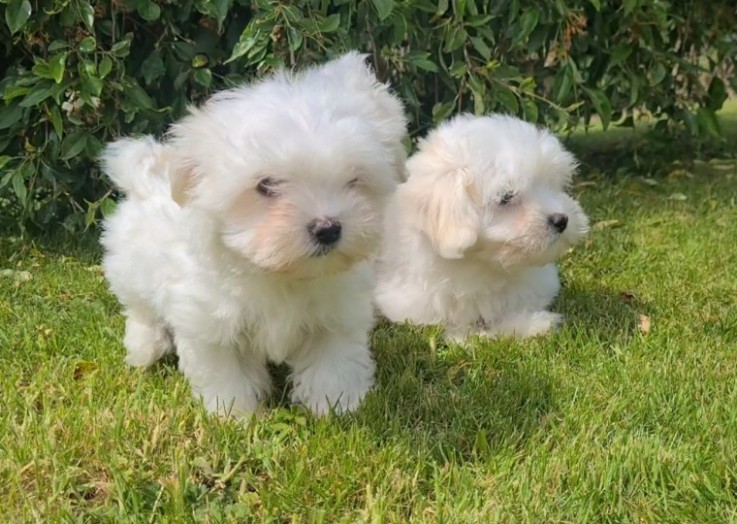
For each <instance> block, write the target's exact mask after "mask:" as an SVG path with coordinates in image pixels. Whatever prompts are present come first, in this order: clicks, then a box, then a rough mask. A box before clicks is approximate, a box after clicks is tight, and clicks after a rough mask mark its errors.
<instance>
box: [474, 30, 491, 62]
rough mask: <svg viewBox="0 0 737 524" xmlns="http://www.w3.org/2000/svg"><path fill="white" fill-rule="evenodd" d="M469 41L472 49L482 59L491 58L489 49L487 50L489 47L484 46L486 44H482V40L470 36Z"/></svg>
mask: <svg viewBox="0 0 737 524" xmlns="http://www.w3.org/2000/svg"><path fill="white" fill-rule="evenodd" d="M470 40H471V45H472V46H473V48H474V49H475V50H476V51H478V53H479V54H480V55H481V56H482V57H483V59H484V60H489V59H490V58H491V49H489V46H487V45H486V42H484V39H483V38H479V37H477V36H472V37H471V38H470Z"/></svg>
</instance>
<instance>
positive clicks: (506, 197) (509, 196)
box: [499, 191, 517, 206]
mask: <svg viewBox="0 0 737 524" xmlns="http://www.w3.org/2000/svg"><path fill="white" fill-rule="evenodd" d="M515 196H517V195H516V194H515V193H514V191H507V192H506V193H504V194H503V195H502V198H500V199H499V205H500V206H507V205H509V204H510V203H511V202H512V200H514V197H515Z"/></svg>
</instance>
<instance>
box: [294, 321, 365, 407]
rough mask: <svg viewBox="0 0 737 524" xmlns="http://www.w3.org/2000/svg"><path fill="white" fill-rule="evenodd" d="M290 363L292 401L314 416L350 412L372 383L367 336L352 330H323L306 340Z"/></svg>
mask: <svg viewBox="0 0 737 524" xmlns="http://www.w3.org/2000/svg"><path fill="white" fill-rule="evenodd" d="M289 364H290V365H291V366H292V382H293V385H294V388H293V390H292V401H293V402H298V403H301V404H304V405H305V406H307V407H308V408H310V410H311V411H312V412H313V413H314V414H315V415H326V414H327V413H329V412H330V409H331V408H333V409H335V411H336V412H338V413H344V412H348V411H353V410H354V409H356V408H357V407H358V405H359V404H360V402H361V400H362V399H363V397H364V396H365V395H366V393H367V392H368V391H369V390H370V389H371V386H373V384H374V370H375V365H374V361H373V359H372V358H371V352H370V350H369V348H368V337H367V336H366V335H364V334H362V335H360V336H356V334H355V333H340V332H331V333H327V332H326V333H322V334H319V335H316V336H315V337H314V339H313V340H311V341H309V342H308V343H307V344H306V345H305V346H304V347H303V348H302V350H301V351H300V352H299V353H298V354H297V356H296V357H294V358H292V359H291V360H290V362H289Z"/></svg>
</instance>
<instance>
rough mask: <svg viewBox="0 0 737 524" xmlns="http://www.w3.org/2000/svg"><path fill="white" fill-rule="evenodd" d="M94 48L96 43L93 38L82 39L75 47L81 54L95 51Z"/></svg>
mask: <svg viewBox="0 0 737 524" xmlns="http://www.w3.org/2000/svg"><path fill="white" fill-rule="evenodd" d="M96 47H97V41H96V40H95V37H94V36H88V37H85V38H83V39H82V41H81V42H80V43H79V44H78V45H77V49H79V50H80V52H82V53H91V52H93V51H94V50H95V48H96Z"/></svg>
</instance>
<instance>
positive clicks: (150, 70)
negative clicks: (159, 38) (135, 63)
mask: <svg viewBox="0 0 737 524" xmlns="http://www.w3.org/2000/svg"><path fill="white" fill-rule="evenodd" d="M164 71H165V68H164V61H163V60H162V59H161V55H160V54H159V51H158V49H157V50H156V51H154V52H153V53H151V54H150V55H148V57H147V58H146V60H144V61H143V63H142V64H141V74H142V75H143V81H144V82H146V85H151V83H152V82H153V81H154V80H156V79H157V78H159V77H160V76H161V75H163V74H164Z"/></svg>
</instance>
